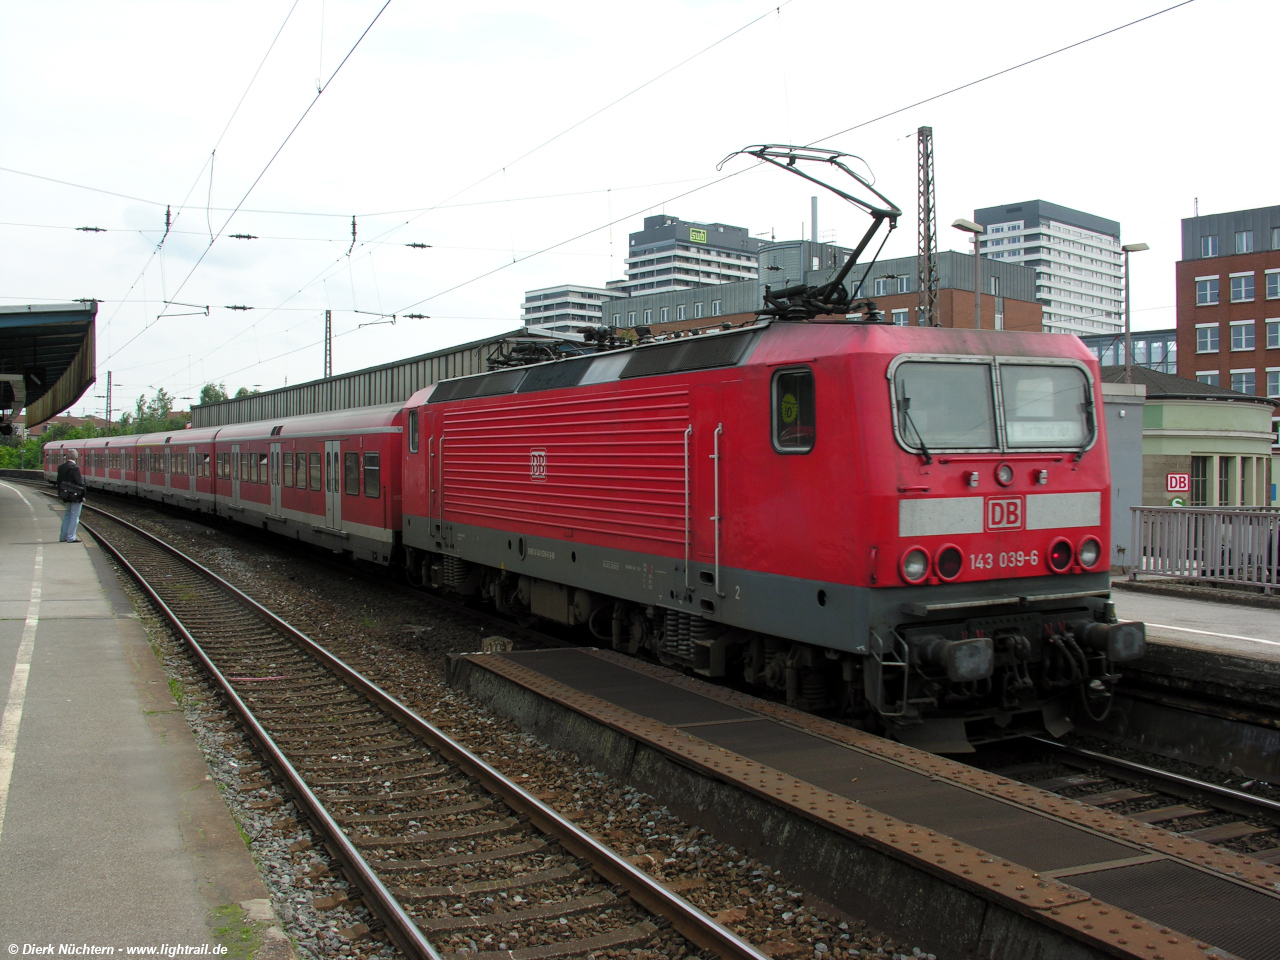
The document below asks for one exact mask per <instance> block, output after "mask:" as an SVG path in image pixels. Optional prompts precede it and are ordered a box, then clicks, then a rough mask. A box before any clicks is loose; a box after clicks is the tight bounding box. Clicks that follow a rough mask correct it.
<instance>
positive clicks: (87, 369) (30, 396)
mask: <svg viewBox="0 0 1280 960" xmlns="http://www.w3.org/2000/svg"><path fill="white" fill-rule="evenodd" d="M97 315H98V304H97V301H95V300H81V301H77V302H75V303H42V304H27V305H15V306H0V409H6V410H10V411H11V412H12V413H13V414H15V415H16V414H17V413H18V411H19V410H21V409H23V408H25V409H26V411H27V416H26V423H27V428H28V429H30V428H31V427H34V426H37V425H39V424H41V423H44V421H46V420H48V419H49V418H50V417H54V416H57V415H58V414H59V413H61V412H62V411H63V410H66V409H67V408H68V407H70V406H71V405H72V404H73V403H75V402H76V401H77V400H79V399H80V398H81V397H82V396H83V395H84V392H85V391H86V390H88V389H89V387H90V386H91V385H92V384H93V382H94V380H95V379H96V378H97V355H96V352H95V346H96V345H95V339H96V337H95V318H96V317H97Z"/></svg>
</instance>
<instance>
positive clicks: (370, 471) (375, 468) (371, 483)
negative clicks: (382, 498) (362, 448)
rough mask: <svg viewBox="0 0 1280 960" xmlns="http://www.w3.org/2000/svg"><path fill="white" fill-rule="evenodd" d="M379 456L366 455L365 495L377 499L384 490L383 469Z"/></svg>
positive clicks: (374, 454)
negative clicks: (379, 462)
mask: <svg viewBox="0 0 1280 960" xmlns="http://www.w3.org/2000/svg"><path fill="white" fill-rule="evenodd" d="M378 460H379V457H378V454H376V453H366V454H365V455H364V495H365V496H366V497H377V496H378V494H379V493H380V492H381V490H382V469H381V467H380V466H379V464H378Z"/></svg>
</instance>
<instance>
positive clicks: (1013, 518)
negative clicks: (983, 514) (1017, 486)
mask: <svg viewBox="0 0 1280 960" xmlns="http://www.w3.org/2000/svg"><path fill="white" fill-rule="evenodd" d="M1023 512H1024V511H1023V501H1022V497H987V525H986V526H987V530H988V531H990V530H1021V529H1022V518H1023Z"/></svg>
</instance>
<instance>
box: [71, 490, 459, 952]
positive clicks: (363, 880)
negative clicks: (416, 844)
mask: <svg viewBox="0 0 1280 960" xmlns="http://www.w3.org/2000/svg"><path fill="white" fill-rule="evenodd" d="M89 509H91V510H93V511H94V512H95V513H100V514H102V515H103V516H104V517H108V518H110V519H111V520H112V521H113V522H115V523H119V524H121V525H122V526H125V527H128V528H129V529H130V530H131V531H133V532H134V533H137V534H141V535H143V536H146V537H148V538H149V539H151V540H153V541H154V542H156V543H158V544H159V545H160V546H162V547H164V546H166V545H165V544H163V542H161V541H158V540H155V538H154V537H150V535H149V534H147V533H146V531H143V530H139V529H138V528H137V527H134V526H133V525H132V524H130V523H129V522H128V521H127V520H119V519H117V518H115V517H113V516H112V515H111V514H109V513H107V512H106V511H105V510H100V509H97V508H95V507H90V508H89ZM83 526H84V527H85V528H86V529H87V530H88V531H89V533H91V534H92V535H93V538H94V539H95V540H97V541H98V543H99V544H100V545H101V546H102V548H103V549H104V550H106V551H107V552H108V553H109V554H111V556H112V557H114V558H115V560H116V562H117V563H119V564H120V565H121V566H122V567H124V569H125V570H127V571H128V572H129V575H130V576H131V577H133V579H134V580H136V581H137V583H138V586H139V587H140V588H141V589H142V591H143V592H144V593H145V594H146V595H147V598H148V599H149V600H150V601H151V602H152V603H153V604H155V606H156V608H157V609H158V610H159V611H160V612H161V613H162V614H163V615H164V618H165V619H166V620H168V621H169V624H170V625H171V626H172V627H173V628H174V630H176V631H177V632H178V635H179V636H181V637H182V639H183V641H184V642H185V643H186V644H187V646H188V647H189V648H190V649H191V652H192V653H194V654H195V656H196V659H198V660H199V661H200V663H201V665H202V666H203V667H204V668H205V670H207V671H208V673H209V675H210V676H211V677H212V678H213V680H214V682H215V683H216V684H217V685H218V687H219V689H221V690H222V692H223V694H224V695H225V696H226V697H227V699H228V700H229V701H230V703H231V705H232V707H234V709H235V711H236V713H237V714H239V715H240V719H241V721H242V722H243V723H244V724H245V727H246V728H247V729H248V731H249V735H250V736H251V737H253V739H254V740H255V741H257V743H258V745H259V747H260V748H261V749H262V751H263V752H264V753H265V754H266V755H267V758H268V761H269V762H270V763H271V765H272V766H273V767H274V768H275V769H276V771H277V772H278V773H279V774H280V775H281V776H282V777H283V778H284V780H285V782H286V783H287V784H288V789H289V792H290V793H291V794H292V795H293V799H294V801H295V802H296V803H298V804H299V805H300V806H301V807H303V808H304V809H305V810H306V816H307V818H308V819H309V820H310V821H311V823H312V824H313V825H314V826H315V827H316V828H317V829H318V830H319V831H320V833H321V834H322V835H323V836H324V838H325V845H326V846H327V847H329V850H330V852H331V853H332V854H333V855H334V856H336V857H337V858H338V860H339V861H341V863H342V869H343V871H344V872H345V873H346V874H347V875H348V877H350V878H351V880H353V881H354V882H355V884H356V886H358V887H359V888H360V892H361V894H362V895H363V896H364V898H365V902H366V903H367V904H368V905H369V907H370V908H371V909H372V910H373V912H374V913H376V914H377V915H378V916H379V918H381V919H382V921H383V923H385V924H386V929H387V933H388V934H389V935H390V937H391V939H392V940H394V941H395V943H396V946H398V947H399V948H400V949H401V950H403V951H404V952H405V953H406V954H408V955H409V956H410V957H413V958H415V960H441V957H440V954H438V953H436V951H435V949H434V948H433V947H432V946H431V944H430V943H429V942H428V941H427V939H426V937H424V936H423V934H422V931H421V930H420V929H419V927H418V925H417V924H416V923H414V921H413V919H412V918H411V917H410V916H409V915H408V914H407V913H405V912H404V908H403V907H401V906H400V903H399V902H398V901H397V900H396V899H395V897H393V896H392V895H391V893H390V891H388V890H387V888H386V887H385V886H383V884H382V881H381V880H379V879H378V877H377V875H376V874H374V872H373V869H372V868H371V867H370V866H369V864H368V863H367V862H366V861H365V859H364V857H362V856H361V855H360V853H359V852H358V851H357V850H356V848H355V847H354V846H353V845H352V843H351V841H350V840H348V839H347V836H346V834H344V833H343V832H342V828H341V827H339V826H338V824H337V822H336V821H335V820H334V819H333V817H332V816H330V815H329V812H328V810H326V809H325V806H324V804H323V803H322V802H321V801H320V798H319V797H317V796H316V795H315V794H314V793H313V792H312V791H311V788H310V787H308V786H307V784H306V781H305V780H303V778H302V776H301V774H299V773H298V771H297V769H296V768H295V767H294V766H293V764H291V763H290V762H289V760H288V758H287V757H285V755H284V753H283V752H282V751H281V750H280V748H279V747H278V746H276V743H275V741H274V740H273V739H272V738H271V735H270V734H269V733H267V731H266V730H265V729H263V727H262V725H261V724H260V723H258V720H257V718H256V717H254V715H253V711H251V710H250V709H249V707H248V705H247V704H245V702H244V701H243V700H241V699H240V696H239V694H237V693H236V692H235V690H234V689H233V688H232V686H231V683H230V682H229V681H228V680H227V678H226V676H225V675H224V674H223V673H222V671H221V670H219V669H218V667H217V665H216V664H215V663H214V662H213V661H212V660H211V659H210V658H209V655H208V654H206V653H205V652H204V649H203V648H202V647H201V646H200V643H199V641H197V640H196V638H195V637H193V636H192V635H191V633H190V631H188V630H187V628H186V627H185V626H184V625H183V623H182V621H181V620H180V619H179V617H178V615H177V614H176V613H174V612H173V610H172V609H171V608H170V607H169V605H168V604H167V603H165V602H164V600H162V599H161V598H160V595H159V594H158V593H157V592H156V591H155V588H153V587H152V586H151V584H150V583H148V582H147V579H146V577H144V576H143V575H142V573H141V572H140V571H139V570H138V569H137V568H135V567H134V566H133V564H131V563H130V562H129V561H128V560H127V559H126V558H125V557H124V555H123V554H122V553H121V552H120V551H119V550H118V549H117V548H116V547H115V545H114V544H112V543H111V541H110V540H108V539H107V538H106V537H104V536H103V535H102V534H101V533H100V532H99V531H98V530H95V529H94V528H93V527H92V526H90V525H89V524H87V523H85V524H83ZM168 549H169V550H170V551H171V552H173V553H175V554H177V555H178V557H179V558H180V559H183V560H186V559H187V558H186V557H184V556H182V554H181V553H179V552H178V551H176V550H173V549H172V548H168ZM200 569H201V570H203V568H200ZM205 572H207V573H208V571H205ZM209 576H211V577H216V574H212V573H209Z"/></svg>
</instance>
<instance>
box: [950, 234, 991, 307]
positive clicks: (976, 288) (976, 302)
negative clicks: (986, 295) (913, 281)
mask: <svg viewBox="0 0 1280 960" xmlns="http://www.w3.org/2000/svg"><path fill="white" fill-rule="evenodd" d="M951 225H952V226H953V227H955V228H956V229H957V230H963V231H964V232H965V233H972V234H973V329H975V330H981V329H982V261H981V260H980V259H979V257H980V256H981V254H979V253H978V234H980V233H986V232H987V228H986V227H984V226H983V225H982V224H980V223H974V222H973V221H972V220H966V219H964V217H961V218H960V219H959V220H956V221H955V222H954V223H952V224H951Z"/></svg>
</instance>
